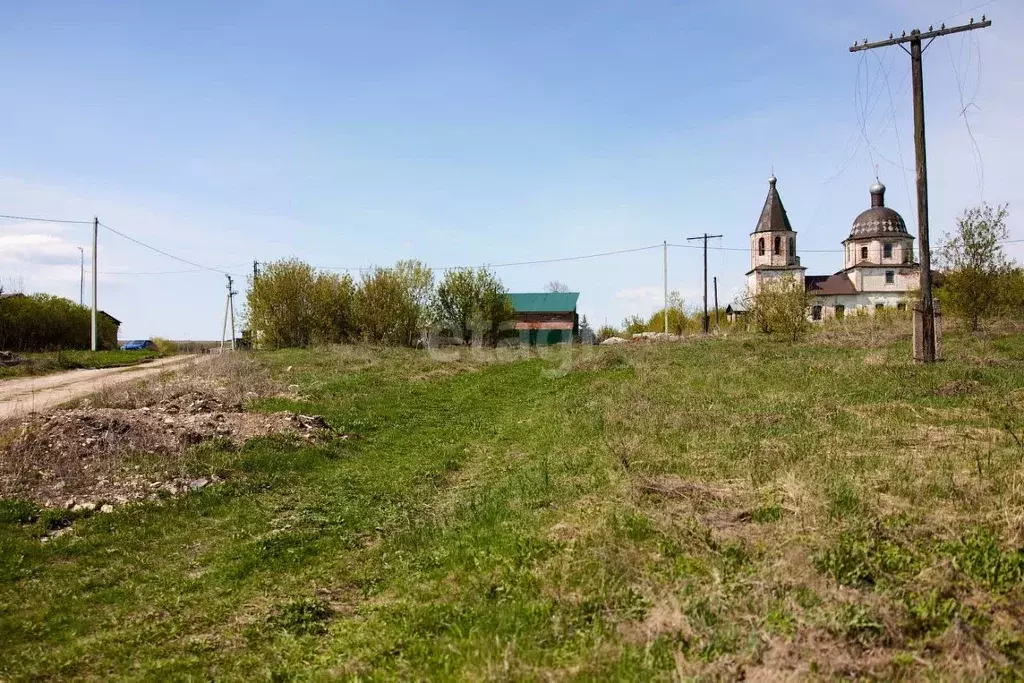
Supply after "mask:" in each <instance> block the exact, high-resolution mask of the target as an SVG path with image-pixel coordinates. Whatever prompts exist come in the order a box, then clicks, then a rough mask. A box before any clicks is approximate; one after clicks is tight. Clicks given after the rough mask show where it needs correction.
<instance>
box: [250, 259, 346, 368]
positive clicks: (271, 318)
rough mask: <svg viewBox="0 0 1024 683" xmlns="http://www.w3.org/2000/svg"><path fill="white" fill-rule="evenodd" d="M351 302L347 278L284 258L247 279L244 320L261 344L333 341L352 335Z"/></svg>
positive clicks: (276, 344)
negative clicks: (247, 289) (318, 270)
mask: <svg viewBox="0 0 1024 683" xmlns="http://www.w3.org/2000/svg"><path fill="white" fill-rule="evenodd" d="M352 300H353V285H352V278H351V277H350V276H348V275H337V274H334V273H322V272H317V271H316V270H314V269H313V267H312V266H310V265H308V264H306V263H303V262H302V261H299V260H297V259H284V260H281V261H277V262H275V263H270V264H267V266H266V267H265V268H264V270H263V272H262V273H260V275H259V277H256V278H250V280H249V291H248V293H247V295H246V321H247V323H248V326H249V328H250V329H251V330H254V331H255V341H256V343H257V344H258V345H259V346H262V347H265V348H281V347H294V346H309V345H311V344H326V343H337V342H342V341H345V340H347V339H350V338H352V337H353V336H354V329H353V321H352Z"/></svg>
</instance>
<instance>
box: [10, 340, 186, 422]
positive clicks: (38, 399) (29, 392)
mask: <svg viewBox="0 0 1024 683" xmlns="http://www.w3.org/2000/svg"><path fill="white" fill-rule="evenodd" d="M202 360H203V357H201V356H195V355H190V356H174V357H172V358H161V359H160V360H155V361H153V362H151V363H145V364H143V365H133V366H130V367H125V368H102V369H97V370H69V371H68V372H61V373H58V374H55V375H46V376H44V377H29V378H26V379H14V380H8V381H5V382H0V420H7V419H10V418H15V417H19V416H21V415H26V414H28V413H32V412H38V411H40V410H45V409H47V408H52V407H53V406H56V405H60V404H61V403H65V402H67V401H70V400H72V399H75V398H81V397H82V396H88V395H89V394H92V393H94V392H96V391H99V390H100V389H103V388H104V387H108V386H112V385H115V384H120V383H122V382H130V381H133V380H137V379H142V378H144V377H149V376H151V375H155V374H158V373H161V372H166V371H168V370H176V369H180V368H182V367H184V366H186V365H189V364H191V363H198V362H201V361H202Z"/></svg>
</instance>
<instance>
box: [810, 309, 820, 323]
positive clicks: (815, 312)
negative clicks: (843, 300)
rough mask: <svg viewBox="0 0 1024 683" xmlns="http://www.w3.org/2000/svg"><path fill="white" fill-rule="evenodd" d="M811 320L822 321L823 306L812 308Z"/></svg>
mask: <svg viewBox="0 0 1024 683" xmlns="http://www.w3.org/2000/svg"><path fill="white" fill-rule="evenodd" d="M811 320H821V306H811Z"/></svg>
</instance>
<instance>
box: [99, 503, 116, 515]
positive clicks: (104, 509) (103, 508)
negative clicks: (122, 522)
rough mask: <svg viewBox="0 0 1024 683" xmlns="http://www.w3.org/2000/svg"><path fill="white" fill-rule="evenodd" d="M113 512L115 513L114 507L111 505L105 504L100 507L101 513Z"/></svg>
mask: <svg viewBox="0 0 1024 683" xmlns="http://www.w3.org/2000/svg"><path fill="white" fill-rule="evenodd" d="M113 511H114V506H113V505H111V504H110V503H104V504H103V505H101V506H100V512H103V513H110V512H113Z"/></svg>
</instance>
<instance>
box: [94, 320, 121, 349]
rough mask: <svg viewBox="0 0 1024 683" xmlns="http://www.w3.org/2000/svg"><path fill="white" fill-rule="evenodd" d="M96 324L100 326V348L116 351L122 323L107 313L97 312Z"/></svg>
mask: <svg viewBox="0 0 1024 683" xmlns="http://www.w3.org/2000/svg"><path fill="white" fill-rule="evenodd" d="M96 322H97V323H98V325H99V335H100V348H103V349H116V348H117V337H118V335H119V334H120V331H121V321H120V320H118V319H117V318H115V317H114V316H112V315H110V314H109V313H107V312H106V311H96Z"/></svg>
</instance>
